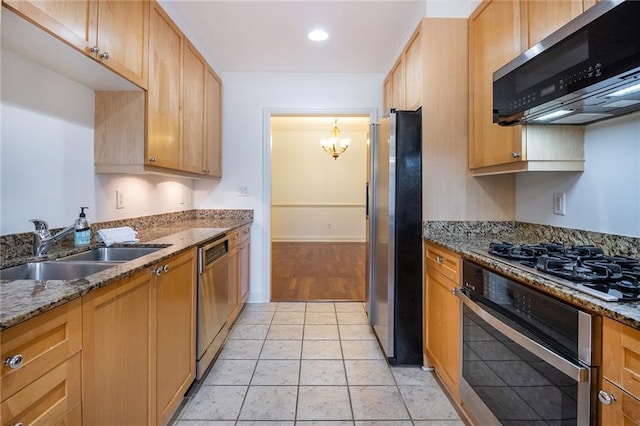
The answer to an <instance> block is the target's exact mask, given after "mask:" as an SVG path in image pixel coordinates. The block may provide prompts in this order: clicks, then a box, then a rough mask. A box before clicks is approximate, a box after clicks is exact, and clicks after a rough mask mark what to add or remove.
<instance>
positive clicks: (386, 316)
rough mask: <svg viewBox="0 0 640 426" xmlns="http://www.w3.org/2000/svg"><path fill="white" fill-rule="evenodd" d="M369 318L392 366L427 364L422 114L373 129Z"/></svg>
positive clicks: (394, 115)
mask: <svg viewBox="0 0 640 426" xmlns="http://www.w3.org/2000/svg"><path fill="white" fill-rule="evenodd" d="M371 133H372V140H371V142H370V146H369V149H370V153H369V156H368V158H369V161H370V167H369V176H368V179H369V180H368V185H367V277H368V292H367V313H368V315H369V322H370V324H371V326H372V327H373V330H374V332H375V334H376V337H377V339H378V341H379V342H380V346H381V347H382V349H383V351H384V353H385V356H386V357H387V359H388V361H389V363H390V364H391V365H412V364H416V365H420V364H422V334H423V333H422V112H421V110H417V111H396V110H391V112H390V113H389V116H385V117H383V118H382V119H381V120H380V122H379V123H378V124H376V125H374V126H373V128H372V132H371Z"/></svg>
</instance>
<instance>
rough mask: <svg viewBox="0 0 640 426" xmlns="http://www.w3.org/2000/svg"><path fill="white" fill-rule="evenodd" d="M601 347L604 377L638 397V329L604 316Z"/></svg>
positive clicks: (639, 342) (639, 335) (639, 336)
mask: <svg viewBox="0 0 640 426" xmlns="http://www.w3.org/2000/svg"><path fill="white" fill-rule="evenodd" d="M602 348H603V350H602V360H603V361H602V364H603V365H602V374H603V375H604V377H606V378H607V379H608V380H610V381H611V382H612V383H613V384H615V385H617V386H619V387H620V388H622V389H624V390H625V391H627V392H629V393H630V394H631V395H633V396H634V397H636V398H638V399H640V330H636V329H634V328H631V327H629V326H626V325H624V324H622V323H619V322H617V321H614V320H612V319H609V318H605V319H604V321H603V322H602Z"/></svg>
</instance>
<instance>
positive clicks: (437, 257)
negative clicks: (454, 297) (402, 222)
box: [424, 243, 460, 284]
mask: <svg viewBox="0 0 640 426" xmlns="http://www.w3.org/2000/svg"><path fill="white" fill-rule="evenodd" d="M424 255H425V262H426V264H427V267H428V268H429V269H432V270H434V271H438V272H439V273H441V274H442V275H444V276H445V277H447V278H449V279H450V280H452V281H453V282H454V283H456V284H458V283H460V256H458V255H457V254H455V253H453V252H450V251H449V250H446V249H444V248H441V247H438V246H435V245H433V244H429V243H425V253H424Z"/></svg>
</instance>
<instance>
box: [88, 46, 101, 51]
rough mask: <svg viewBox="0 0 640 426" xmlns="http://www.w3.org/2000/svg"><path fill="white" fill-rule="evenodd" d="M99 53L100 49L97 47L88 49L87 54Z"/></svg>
mask: <svg viewBox="0 0 640 426" xmlns="http://www.w3.org/2000/svg"><path fill="white" fill-rule="evenodd" d="M99 51H100V48H99V47H98V46H93V47H92V48H91V49H89V52H91V53H98V52H99Z"/></svg>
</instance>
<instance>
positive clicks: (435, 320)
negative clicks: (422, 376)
mask: <svg viewBox="0 0 640 426" xmlns="http://www.w3.org/2000/svg"><path fill="white" fill-rule="evenodd" d="M455 286H456V284H455V283H454V282H453V281H451V280H449V279H447V278H445V277H444V276H442V275H440V274H439V273H437V272H435V271H433V270H432V268H427V293H428V294H427V300H428V303H429V305H428V310H427V324H426V326H427V327H428V332H427V337H428V339H429V340H428V343H427V354H428V355H430V357H431V361H432V362H433V364H434V367H435V369H436V372H437V373H438V375H439V376H440V377H441V379H442V380H443V381H444V383H445V384H446V385H447V387H448V388H449V389H450V390H451V392H452V393H453V394H454V396H455V397H456V398H457V397H458V376H459V369H460V301H459V300H458V298H457V297H456V296H455V295H454V294H453V292H452V290H453V289H454V288H455Z"/></svg>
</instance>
